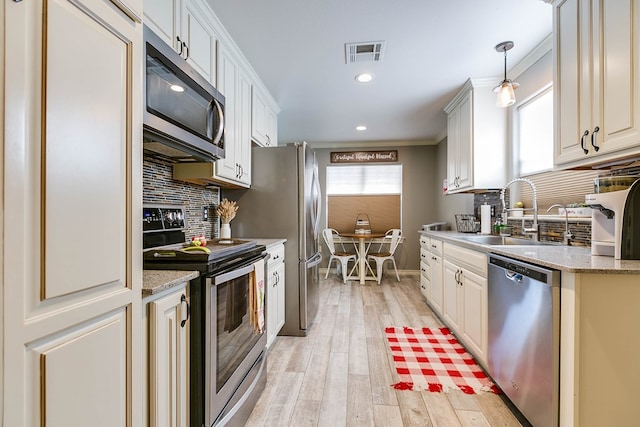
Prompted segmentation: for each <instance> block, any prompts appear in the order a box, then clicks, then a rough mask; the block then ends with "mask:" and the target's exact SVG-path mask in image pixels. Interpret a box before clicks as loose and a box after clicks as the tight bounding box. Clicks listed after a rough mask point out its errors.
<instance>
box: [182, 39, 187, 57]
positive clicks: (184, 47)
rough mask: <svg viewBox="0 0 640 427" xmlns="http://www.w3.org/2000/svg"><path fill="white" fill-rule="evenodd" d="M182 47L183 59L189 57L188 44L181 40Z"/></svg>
mask: <svg viewBox="0 0 640 427" xmlns="http://www.w3.org/2000/svg"><path fill="white" fill-rule="evenodd" d="M182 47H183V49H184V59H189V45H188V44H186V43H185V42H182Z"/></svg>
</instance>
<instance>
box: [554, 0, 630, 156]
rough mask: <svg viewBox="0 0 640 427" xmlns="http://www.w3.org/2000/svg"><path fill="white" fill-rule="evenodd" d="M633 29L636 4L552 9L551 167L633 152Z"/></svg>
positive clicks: (574, 3) (568, 0)
mask: <svg viewBox="0 0 640 427" xmlns="http://www.w3.org/2000/svg"><path fill="white" fill-rule="evenodd" d="M639 25H640V2H638V1H637V0H621V1H616V2H601V1H590V0H565V1H562V2H557V4H556V5H555V9H554V28H555V31H554V37H555V46H556V64H557V66H556V70H555V72H556V74H555V77H554V80H555V81H554V85H555V89H554V92H555V94H556V95H555V96H556V105H557V108H556V120H555V123H556V125H555V126H556V149H555V163H556V164H571V165H573V166H577V165H588V164H593V163H598V162H602V161H605V160H608V159H614V158H615V153H617V152H621V153H620V154H621V155H631V154H634V153H637V152H638V146H640V125H639V124H638V122H639V121H640V88H638V82H640V70H639V69H638V67H637V66H636V63H637V61H636V58H637V57H638V55H639V53H640V31H639V30H638V26H639ZM612 153H613V154H612Z"/></svg>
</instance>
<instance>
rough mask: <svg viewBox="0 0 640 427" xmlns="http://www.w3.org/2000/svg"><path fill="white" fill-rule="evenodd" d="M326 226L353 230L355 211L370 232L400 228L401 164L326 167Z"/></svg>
mask: <svg viewBox="0 0 640 427" xmlns="http://www.w3.org/2000/svg"><path fill="white" fill-rule="evenodd" d="M326 172H327V177H326V179H327V182H326V189H327V190H326V192H327V226H328V227H330V228H335V229H336V230H338V232H341V233H345V232H351V233H353V231H354V226H355V220H356V217H357V216H358V214H360V213H365V214H367V216H368V217H369V221H370V224H371V230H372V231H373V232H385V231H387V230H389V229H391V228H402V227H401V199H402V165H398V164H393V165H349V166H327V169H326Z"/></svg>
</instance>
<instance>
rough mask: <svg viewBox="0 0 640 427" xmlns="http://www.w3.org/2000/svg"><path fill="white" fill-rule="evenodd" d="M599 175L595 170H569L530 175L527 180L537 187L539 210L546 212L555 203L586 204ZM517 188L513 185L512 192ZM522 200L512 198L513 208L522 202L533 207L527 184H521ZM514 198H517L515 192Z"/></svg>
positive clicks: (531, 193)
mask: <svg viewBox="0 0 640 427" xmlns="http://www.w3.org/2000/svg"><path fill="white" fill-rule="evenodd" d="M598 175H599V173H598V171H593V170H584V171H582V170H579V171H575V170H569V171H555V172H551V171H549V172H542V173H538V174H534V175H529V176H527V177H526V178H527V179H529V180H530V181H532V182H533V184H534V185H535V186H536V191H537V193H538V194H537V196H538V197H537V198H538V210H539V211H540V212H544V211H545V210H546V209H547V208H548V207H549V206H551V205H552V204H554V203H561V204H563V205H567V204H570V203H584V196H585V194H591V193H593V180H594V178H596V177H597V176H598ZM515 186H516V184H512V185H511V187H510V191H513V190H512V189H513V188H514V187H515ZM519 187H520V198H519V199H515V198H514V197H510V203H511V206H513V204H514V203H515V202H517V201H518V200H521V201H522V202H523V203H524V205H525V206H526V207H529V208H530V207H532V206H533V192H532V191H531V187H530V186H529V185H527V184H526V183H522V182H521V183H519ZM511 194H513V196H515V197H517V196H516V195H515V194H514V193H513V192H512V193H511Z"/></svg>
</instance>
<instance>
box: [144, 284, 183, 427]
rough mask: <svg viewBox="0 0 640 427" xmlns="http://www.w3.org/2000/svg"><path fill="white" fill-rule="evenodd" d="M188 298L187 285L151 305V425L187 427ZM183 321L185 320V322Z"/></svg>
mask: <svg viewBox="0 0 640 427" xmlns="http://www.w3.org/2000/svg"><path fill="white" fill-rule="evenodd" d="M186 304H187V300H186V291H185V290H184V288H182V290H180V291H178V292H173V293H172V294H169V295H167V296H165V297H162V298H160V299H157V300H155V301H152V302H150V303H149V304H148V307H149V423H150V424H149V425H152V426H157V427H165V426H166V427H169V426H175V427H187V420H188V415H187V414H188V407H187V384H188V383H187V376H188V373H187V360H188V359H187V358H188V357H189V355H188V350H187V334H188V333H189V332H188V325H189V322H188V321H187V312H186V311H187V308H186V307H187V305H186ZM183 321H184V322H183Z"/></svg>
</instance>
